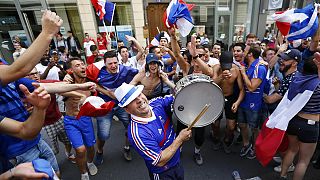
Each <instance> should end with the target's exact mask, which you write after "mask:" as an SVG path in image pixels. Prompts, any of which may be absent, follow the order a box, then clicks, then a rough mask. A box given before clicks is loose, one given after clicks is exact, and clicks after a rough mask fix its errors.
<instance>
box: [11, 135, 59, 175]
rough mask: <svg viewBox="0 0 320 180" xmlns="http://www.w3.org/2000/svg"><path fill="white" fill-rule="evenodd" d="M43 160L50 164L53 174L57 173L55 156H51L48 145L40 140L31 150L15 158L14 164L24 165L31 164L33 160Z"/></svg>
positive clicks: (57, 167)
mask: <svg viewBox="0 0 320 180" xmlns="http://www.w3.org/2000/svg"><path fill="white" fill-rule="evenodd" d="M38 158H41V159H45V160H47V161H49V162H50V164H51V166H52V168H53V170H54V171H55V172H59V166H58V162H57V159H56V157H55V155H54V154H53V152H52V150H51V148H50V147H49V145H48V144H47V143H46V142H45V141H44V140H43V139H42V138H40V141H39V143H38V144H37V145H36V146H34V147H33V148H31V149H29V150H28V151H27V152H25V153H23V154H21V155H19V156H16V162H17V164H21V163H25V162H31V161H33V160H35V159H38Z"/></svg>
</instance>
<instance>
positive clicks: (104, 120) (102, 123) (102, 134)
mask: <svg viewBox="0 0 320 180" xmlns="http://www.w3.org/2000/svg"><path fill="white" fill-rule="evenodd" d="M114 115H115V116H117V117H118V118H119V120H120V121H121V122H122V124H123V126H124V127H125V129H127V128H128V125H129V122H130V119H129V114H128V113H127V112H126V111H125V110H124V109H123V108H121V107H119V106H117V107H114V108H113V109H112V111H111V112H110V113H108V114H107V115H105V116H101V117H96V119H97V128H98V132H97V135H98V138H99V140H102V141H106V140H107V139H109V137H110V129H111V122H112V118H113V116H114Z"/></svg>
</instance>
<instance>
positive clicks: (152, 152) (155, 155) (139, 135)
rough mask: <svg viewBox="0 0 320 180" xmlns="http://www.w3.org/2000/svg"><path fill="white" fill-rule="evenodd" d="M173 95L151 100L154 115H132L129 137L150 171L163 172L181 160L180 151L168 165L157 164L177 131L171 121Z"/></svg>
mask: <svg viewBox="0 0 320 180" xmlns="http://www.w3.org/2000/svg"><path fill="white" fill-rule="evenodd" d="M172 102H173V96H172V95H170V96H165V97H158V98H155V99H152V100H151V101H150V106H151V109H152V117H150V118H140V117H137V116H134V115H131V123H130V126H129V127H130V128H128V138H129V141H130V143H131V144H132V146H133V147H134V148H135V149H136V150H137V152H138V153H139V154H140V155H141V156H142V157H143V159H144V161H145V163H146V165H147V168H148V170H149V172H151V173H157V174H159V173H162V172H164V171H166V170H168V169H170V168H171V167H173V166H175V165H177V164H178V163H179V160H180V151H179V150H177V151H176V153H175V154H174V156H173V157H172V158H171V159H170V160H169V161H168V162H167V164H166V165H164V166H162V167H159V166H157V164H158V162H159V160H160V159H161V152H162V151H163V150H164V149H166V148H167V147H168V146H170V145H171V144H172V142H173V141H174V139H175V132H174V130H173V125H172V123H171V119H170V116H168V114H170V112H171V104H172Z"/></svg>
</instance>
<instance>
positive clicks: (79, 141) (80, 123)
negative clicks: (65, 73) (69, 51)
mask: <svg viewBox="0 0 320 180" xmlns="http://www.w3.org/2000/svg"><path fill="white" fill-rule="evenodd" d="M68 64H69V67H70V69H71V72H72V76H73V81H74V83H75V84H82V83H85V82H86V77H87V76H86V65H85V64H84V62H83V61H82V60H81V59H79V58H71V59H70V60H69V62H68ZM90 95H91V92H90V91H82V90H78V91H76V92H73V93H72V94H68V95H67V94H65V96H66V97H68V98H67V99H66V101H65V106H66V116H65V117H64V126H65V130H66V133H67V136H68V138H69V140H70V142H71V144H72V147H73V148H74V149H75V151H76V163H77V165H78V167H79V169H80V173H81V180H89V175H88V172H87V167H88V170H89V173H90V175H95V174H97V172H98V169H97V167H96V166H95V164H94V163H93V158H94V144H95V142H96V140H95V137H94V130H93V124H92V119H91V117H88V116H81V117H80V119H76V116H77V115H78V113H79V106H80V105H81V104H82V103H83V101H84V100H85V99H86V98H87V97H88V96H90Z"/></svg>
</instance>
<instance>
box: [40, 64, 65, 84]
mask: <svg viewBox="0 0 320 180" xmlns="http://www.w3.org/2000/svg"><path fill="white" fill-rule="evenodd" d="M47 67H48V66H44V65H42V64H41V63H39V64H37V65H36V68H37V71H39V73H40V74H43V73H44V71H45V70H46V69H47ZM59 72H60V69H59V68H57V67H56V66H53V67H52V68H51V69H50V71H49V73H48V76H47V78H46V79H50V80H58V81H59Z"/></svg>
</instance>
